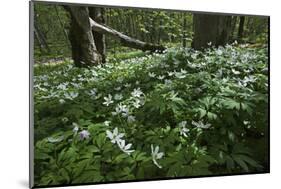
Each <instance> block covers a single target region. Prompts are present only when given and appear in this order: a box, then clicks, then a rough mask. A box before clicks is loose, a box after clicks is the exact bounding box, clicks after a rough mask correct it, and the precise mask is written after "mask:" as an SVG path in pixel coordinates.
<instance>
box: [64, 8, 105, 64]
mask: <svg viewBox="0 0 281 189" xmlns="http://www.w3.org/2000/svg"><path fill="white" fill-rule="evenodd" d="M66 10H68V11H69V12H70V14H71V24H70V36H69V37H70V42H71V47H72V58H73V60H74V64H75V65H76V66H78V67H88V66H94V65H97V64H100V63H101V61H102V57H101V55H100V54H99V52H98V51H97V48H96V45H95V41H94V37H93V33H92V28H91V24H90V21H89V11H88V8H87V7H78V6H67V7H66Z"/></svg>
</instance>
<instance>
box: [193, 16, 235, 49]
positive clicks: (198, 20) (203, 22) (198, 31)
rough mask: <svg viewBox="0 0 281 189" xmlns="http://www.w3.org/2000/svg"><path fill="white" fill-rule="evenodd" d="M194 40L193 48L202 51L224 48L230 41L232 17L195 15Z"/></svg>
mask: <svg viewBox="0 0 281 189" xmlns="http://www.w3.org/2000/svg"><path fill="white" fill-rule="evenodd" d="M193 23H194V38H193V42H192V47H193V48H194V49H197V50H200V49H202V48H206V47H208V43H209V42H211V43H212V45H214V46H216V47H217V46H223V45H225V44H226V43H227V42H228V41H229V37H230V32H231V16H219V15H204V14H194V15H193Z"/></svg>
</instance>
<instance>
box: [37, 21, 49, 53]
mask: <svg viewBox="0 0 281 189" xmlns="http://www.w3.org/2000/svg"><path fill="white" fill-rule="evenodd" d="M34 31H35V37H36V39H37V41H38V42H39V47H40V51H41V52H43V49H45V50H46V51H47V52H48V53H49V52H50V48H49V45H48V43H47V41H46V39H45V37H44V35H43V34H42V32H41V30H40V27H39V26H38V24H37V21H36V20H34ZM46 51H45V52H46Z"/></svg>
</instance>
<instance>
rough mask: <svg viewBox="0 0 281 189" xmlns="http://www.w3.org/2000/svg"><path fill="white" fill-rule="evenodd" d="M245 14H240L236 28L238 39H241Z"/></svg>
mask: <svg viewBox="0 0 281 189" xmlns="http://www.w3.org/2000/svg"><path fill="white" fill-rule="evenodd" d="M244 24H245V16H240V21H239V28H238V40H239V41H242V38H243V32H244Z"/></svg>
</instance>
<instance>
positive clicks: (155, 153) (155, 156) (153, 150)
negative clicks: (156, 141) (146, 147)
mask: <svg viewBox="0 0 281 189" xmlns="http://www.w3.org/2000/svg"><path fill="white" fill-rule="evenodd" d="M151 156H152V161H153V163H154V164H155V165H156V166H157V167H158V168H159V169H161V168H162V166H161V165H159V164H158V162H157V161H156V160H158V159H162V157H163V156H164V152H159V146H156V147H155V148H154V147H153V144H151Z"/></svg>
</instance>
